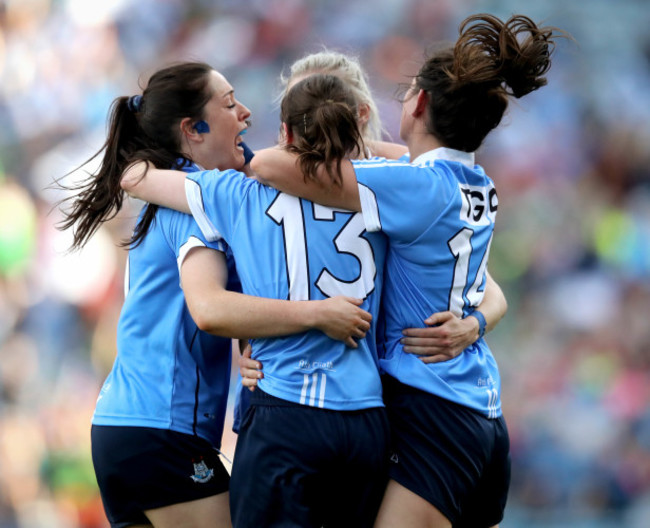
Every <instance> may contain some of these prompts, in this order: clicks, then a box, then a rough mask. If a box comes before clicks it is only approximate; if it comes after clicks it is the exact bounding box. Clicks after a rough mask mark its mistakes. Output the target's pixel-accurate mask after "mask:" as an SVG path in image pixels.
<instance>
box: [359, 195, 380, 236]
mask: <svg viewBox="0 0 650 528" xmlns="http://www.w3.org/2000/svg"><path fill="white" fill-rule="evenodd" d="M358 186H359V201H360V202H361V214H362V215H363V222H364V224H365V225H366V231H368V232H369V233H372V232H374V231H381V220H380V218H379V207H378V205H377V198H376V196H375V193H374V192H373V191H372V189H370V188H369V187H366V186H365V185H364V184H362V183H359V184H358Z"/></svg>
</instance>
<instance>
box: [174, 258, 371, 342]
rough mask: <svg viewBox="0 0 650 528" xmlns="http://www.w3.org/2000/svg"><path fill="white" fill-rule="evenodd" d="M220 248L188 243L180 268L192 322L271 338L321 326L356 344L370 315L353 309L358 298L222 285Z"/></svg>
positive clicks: (217, 330) (211, 328)
mask: <svg viewBox="0 0 650 528" xmlns="http://www.w3.org/2000/svg"><path fill="white" fill-rule="evenodd" d="M226 279H227V267H226V260H225V257H224V255H223V253H221V252H219V251H215V250H212V249H208V248H194V249H192V250H191V251H190V253H189V254H188V255H187V257H186V258H185V260H184V262H183V265H182V267H181V282H182V285H183V291H184V292H185V298H186V300H187V306H188V308H189V310H190V314H191V315H192V318H193V319H194V321H195V322H196V324H197V326H198V327H199V328H200V329H201V330H203V331H205V332H209V333H211V334H216V335H220V336H223V337H233V338H242V339H244V338H246V339H247V338H256V337H277V336H282V335H288V334H294V333H298V332H304V331H307V330H311V329H317V330H321V331H322V332H323V333H325V334H326V335H327V336H329V337H331V338H332V339H336V340H339V341H343V342H344V343H345V344H346V345H347V346H349V347H352V348H356V347H357V343H356V342H355V339H361V338H364V337H365V335H366V332H367V331H368V330H369V329H370V321H371V320H372V316H371V315H370V314H369V313H368V312H366V311H365V310H363V309H361V308H359V305H360V304H361V300H360V299H354V298H351V297H343V296H337V297H332V298H330V299H326V300H323V301H283V300H279V299H267V298H263V297H255V296H251V295H244V294H242V293H237V292H231V291H228V290H226V289H225V287H224V285H225V283H226Z"/></svg>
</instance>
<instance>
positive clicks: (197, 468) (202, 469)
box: [191, 459, 214, 483]
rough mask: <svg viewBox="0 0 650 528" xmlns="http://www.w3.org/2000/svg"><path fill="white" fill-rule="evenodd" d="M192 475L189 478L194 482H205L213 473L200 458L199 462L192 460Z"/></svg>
mask: <svg viewBox="0 0 650 528" xmlns="http://www.w3.org/2000/svg"><path fill="white" fill-rule="evenodd" d="M193 464H194V475H191V478H192V480H193V481H194V482H201V483H203V482H207V481H208V480H210V479H211V478H212V476H213V475H214V469H210V468H208V466H207V465H206V463H205V461H204V460H203V459H201V460H200V461H199V462H193Z"/></svg>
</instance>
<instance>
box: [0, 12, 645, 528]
mask: <svg viewBox="0 0 650 528" xmlns="http://www.w3.org/2000/svg"><path fill="white" fill-rule="evenodd" d="M475 12H490V13H493V14H496V15H498V16H501V17H507V16H509V15H510V14H512V13H515V12H520V13H524V14H527V15H529V16H531V17H532V18H534V19H535V20H538V21H539V20H543V21H545V22H546V23H548V24H553V25H557V26H559V27H561V28H564V29H566V30H568V31H569V32H570V33H571V34H572V35H573V36H574V38H575V40H576V42H573V43H572V42H569V41H566V42H561V43H560V45H559V47H558V50H557V54H556V56H555V61H554V65H553V68H552V69H551V72H550V75H549V86H547V87H546V88H543V89H542V90H540V91H539V92H536V93H534V94H532V95H531V96H529V97H527V98H526V99H524V100H523V101H522V102H521V103H516V104H513V105H512V107H511V110H510V112H509V115H508V117H507V118H506V120H505V124H506V126H504V127H502V128H501V129H500V130H499V131H497V132H496V133H494V134H493V135H492V136H491V137H490V139H489V141H488V142H487V143H486V145H485V146H484V147H483V148H482V149H481V151H480V152H479V158H478V159H479V161H480V162H481V163H482V164H483V165H484V166H485V167H486V168H487V170H488V173H490V174H491V175H492V176H493V177H494V179H495V181H496V184H497V188H498V189H499V196H500V208H499V217H498V222H497V230H496V236H495V240H494V244H493V248H492V255H491V261H490V271H491V273H492V274H493V275H494V277H495V278H496V279H497V280H498V282H499V283H500V284H501V285H502V286H503V288H504V290H505V292H506V295H507V297H508V300H509V304H510V309H509V313H508V315H507V317H506V318H505V320H504V321H503V322H502V323H501V325H500V326H499V327H498V329H497V330H495V331H494V332H493V333H492V334H490V336H489V338H488V341H489V343H490V345H491V346H492V348H493V350H494V351H495V355H496V357H497V359H498V361H499V363H500V366H501V369H502V373H503V400H504V410H505V414H506V418H507V420H508V422H509V426H510V431H511V436H512V456H513V462H514V468H513V482H512V490H511V496H510V501H509V506H508V510H507V516H506V520H505V521H504V522H503V523H502V527H503V528H519V527H527V528H530V527H533V528H535V527H545V528H546V527H548V528H554V527H558V528H559V527H564V526H566V527H569V526H570V527H579V528H580V527H585V528H586V527H594V528H609V527H617V528H620V527H630V528H647V527H648V526H650V316H649V311H650V310H649V309H650V186H649V183H650V173H649V167H650V163H649V162H650V159H649V158H650V36H649V33H648V27H650V4H649V3H648V2H647V1H646V0H619V1H616V2H614V1H607V0H583V1H573V2H566V1H562V0H546V1H545V2H531V1H528V2H526V1H523V0H522V1H515V0H372V1H365V2H364V1H359V0H335V1H328V2H325V1H316V0H254V1H243V0H221V1H215V0H110V1H109V0H104V1H102V2H92V1H87V0H0V161H1V166H0V527H21V528H22V527H39V528H40V527H56V528H59V527H61V528H68V527H77V526H79V527H88V528H89V527H100V526H105V521H104V517H103V513H102V511H101V505H100V503H99V501H98V498H97V492H96V488H95V484H94V476H93V473H92V467H91V464H90V458H89V420H90V416H91V413H92V409H93V406H94V401H95V397H96V395H97V392H98V389H99V386H100V384H101V382H102V381H103V379H104V377H105V375H106V373H107V370H108V368H109V367H110V364H111V361H112V357H113V354H114V334H115V324H116V320H117V316H118V312H119V309H120V305H121V301H122V277H123V265H124V257H125V253H124V251H123V250H122V249H120V248H118V247H117V246H116V242H118V241H119V240H121V239H123V238H124V237H126V236H128V234H129V231H130V228H131V225H132V221H133V215H134V214H135V211H136V210H137V207H136V206H135V204H133V207H131V208H130V209H129V210H128V211H126V213H125V214H122V215H120V217H119V218H118V219H116V220H115V221H112V222H111V223H110V224H109V225H108V226H107V227H106V228H104V229H102V230H101V232H99V233H98V234H97V235H96V236H95V237H94V239H93V240H92V242H91V243H90V244H89V245H88V247H87V249H85V250H84V251H83V252H81V253H77V254H72V255H69V254H66V252H65V250H66V248H67V247H68V246H69V243H70V238H69V234H66V233H60V232H58V231H57V230H56V229H55V227H54V225H55V223H56V222H57V221H58V220H60V216H59V215H58V214H57V212H56V211H52V206H53V203H54V202H55V201H56V200H58V199H59V198H61V197H62V195H61V194H60V193H58V192H56V191H54V190H51V189H49V190H48V189H47V187H48V185H50V184H51V183H52V181H53V179H54V178H58V177H60V176H62V175H63V174H64V173H66V172H67V171H69V170H70V169H72V168H73V167H74V166H76V165H78V164H79V163H81V162H82V161H84V160H85V159H86V158H87V157H88V156H89V155H90V154H91V153H93V152H94V151H95V150H97V149H98V148H99V147H100V146H101V144H102V142H103V139H104V134H105V131H106V114H107V110H108V106H109V104H110V102H111V100H112V99H113V98H114V97H116V96H118V95H124V94H135V93H138V85H137V80H138V77H139V75H140V74H141V73H144V74H145V76H146V74H147V73H148V72H151V71H153V70H154V69H156V68H157V67H159V66H161V65H163V64H166V63H168V62H170V61H174V60H179V59H200V60H205V61H207V62H209V63H211V64H212V65H214V66H215V67H216V68H218V69H219V70H221V71H222V72H224V73H225V74H226V76H227V77H228V78H229V80H230V81H231V83H232V84H233V85H234V87H235V89H236V91H237V94H238V97H239V99H240V100H242V101H243V102H244V103H245V104H246V105H247V106H248V107H249V108H250V109H251V110H252V113H253V122H254V125H253V128H252V129H251V131H250V133H249V134H248V135H247V141H248V143H249V144H250V145H251V146H252V147H253V148H261V147H264V146H268V145H270V144H271V143H272V142H273V141H274V140H275V137H276V134H277V131H278V126H279V122H278V111H277V106H276V104H275V103H274V99H275V96H276V95H277V94H278V93H279V84H278V76H279V74H280V72H281V71H286V68H287V66H288V65H289V64H290V63H291V62H292V61H293V60H294V59H296V58H298V57H300V56H302V55H303V54H305V53H307V52H311V51H316V50H319V49H321V47H322V46H323V45H326V46H328V47H330V48H333V49H337V50H340V51H344V52H352V53H355V54H357V55H358V56H359V57H360V59H361V61H362V63H363V65H364V67H365V68H366V69H367V71H368V74H369V76H370V80H371V84H372V87H373V89H374V91H375V93H376V95H377V98H378V100H379V102H380V113H381V116H382V118H383V120H384V124H385V126H386V128H387V130H388V131H389V132H391V133H392V134H393V136H394V137H396V135H397V130H398V127H397V123H398V119H399V105H398V103H397V102H396V101H395V99H394V94H395V88H396V86H397V83H398V82H400V81H403V80H404V77H403V75H404V74H406V73H409V72H412V71H413V64H417V63H418V61H419V60H420V59H421V58H422V50H423V49H424V48H425V47H426V46H427V45H429V44H431V43H432V42H434V41H438V40H449V39H454V38H455V36H456V32H457V27H458V24H459V22H460V21H461V20H462V19H463V18H464V17H466V16H467V15H469V14H472V13H475ZM68 181H69V180H68ZM260 264H261V265H263V263H260ZM224 442H225V443H224V450H225V451H226V452H227V453H232V448H233V438H232V435H227V436H226V438H225V440H224Z"/></svg>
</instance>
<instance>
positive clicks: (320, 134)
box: [280, 74, 365, 185]
mask: <svg viewBox="0 0 650 528" xmlns="http://www.w3.org/2000/svg"><path fill="white" fill-rule="evenodd" d="M280 117H281V119H282V122H283V123H285V124H286V125H287V127H288V128H289V130H290V132H291V134H292V135H293V142H292V143H291V144H290V145H288V146H287V150H289V151H290V152H294V153H295V154H297V155H298V164H299V166H300V169H301V170H302V173H303V174H304V175H305V178H312V179H315V180H317V179H318V178H317V176H316V174H317V169H318V167H319V166H320V165H324V167H325V169H326V171H327V174H328V175H329V177H330V178H331V180H332V182H333V183H335V184H338V185H340V184H341V182H342V179H341V161H342V160H343V159H345V158H346V157H350V156H351V155H354V156H356V157H359V156H362V155H363V153H364V151H365V146H364V143H363V138H362V136H361V132H360V130H359V126H358V124H357V107H356V100H355V98H354V94H353V93H352V91H351V90H350V88H349V87H348V86H347V85H346V84H345V83H344V82H343V81H342V80H341V79H340V78H338V77H336V76H334V75H326V74H314V75H310V76H309V77H307V78H305V79H303V80H302V81H300V82H298V83H296V84H295V85H294V86H293V87H292V88H291V90H289V92H288V93H287V95H285V96H284V98H283V99H282V104H281V107H280Z"/></svg>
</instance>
